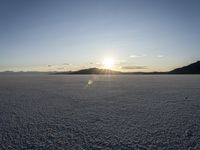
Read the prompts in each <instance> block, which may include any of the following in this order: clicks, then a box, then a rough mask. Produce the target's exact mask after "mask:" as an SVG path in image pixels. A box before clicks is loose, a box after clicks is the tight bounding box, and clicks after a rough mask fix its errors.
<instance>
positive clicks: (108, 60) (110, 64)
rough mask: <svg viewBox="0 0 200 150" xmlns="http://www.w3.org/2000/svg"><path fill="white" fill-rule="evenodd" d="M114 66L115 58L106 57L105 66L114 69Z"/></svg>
mask: <svg viewBox="0 0 200 150" xmlns="http://www.w3.org/2000/svg"><path fill="white" fill-rule="evenodd" d="M113 66H114V59H113V58H106V59H104V60H103V67H104V68H106V69H112V68H113Z"/></svg>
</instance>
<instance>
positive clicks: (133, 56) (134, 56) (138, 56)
mask: <svg viewBox="0 0 200 150" xmlns="http://www.w3.org/2000/svg"><path fill="white" fill-rule="evenodd" d="M146 56H147V55H145V54H143V55H130V57H131V58H142V57H146Z"/></svg>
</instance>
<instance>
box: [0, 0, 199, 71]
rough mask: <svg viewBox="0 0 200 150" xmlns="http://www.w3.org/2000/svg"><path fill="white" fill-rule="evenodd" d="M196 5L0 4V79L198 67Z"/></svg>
mask: <svg viewBox="0 0 200 150" xmlns="http://www.w3.org/2000/svg"><path fill="white" fill-rule="evenodd" d="M199 16H200V1H199V0H151V1H149V0H0V71H8V70H9V71H67V70H78V69H84V68H90V67H100V68H101V67H104V61H105V60H106V59H112V61H113V62H112V63H113V64H112V68H111V69H114V70H120V71H133V72H134V71H144V72H146V71H168V70H171V69H174V68H176V67H180V66H182V65H187V64H190V63H193V62H195V61H197V60H200V29H199V27H200V17H199Z"/></svg>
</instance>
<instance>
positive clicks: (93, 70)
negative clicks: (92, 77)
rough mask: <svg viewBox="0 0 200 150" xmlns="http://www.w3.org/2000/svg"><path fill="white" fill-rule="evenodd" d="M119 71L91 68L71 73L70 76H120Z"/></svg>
mask: <svg viewBox="0 0 200 150" xmlns="http://www.w3.org/2000/svg"><path fill="white" fill-rule="evenodd" d="M120 73H121V72H119V71H113V70H109V69H99V68H89V69H82V70H79V71H74V72H71V73H70V74H120Z"/></svg>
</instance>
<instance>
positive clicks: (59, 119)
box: [0, 75, 200, 150]
mask: <svg viewBox="0 0 200 150" xmlns="http://www.w3.org/2000/svg"><path fill="white" fill-rule="evenodd" d="M0 149H2V150H3V149H48V150H51V149H69V150H71V149H72V150H73V149H77V150H98V149H99V150H100V149H106V150H129V149H130V150H131V149H140V150H145V149H155V150H157V149H166V150H168V149H181V150H184V149H200V76H199V75H110V76H109V75H0Z"/></svg>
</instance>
